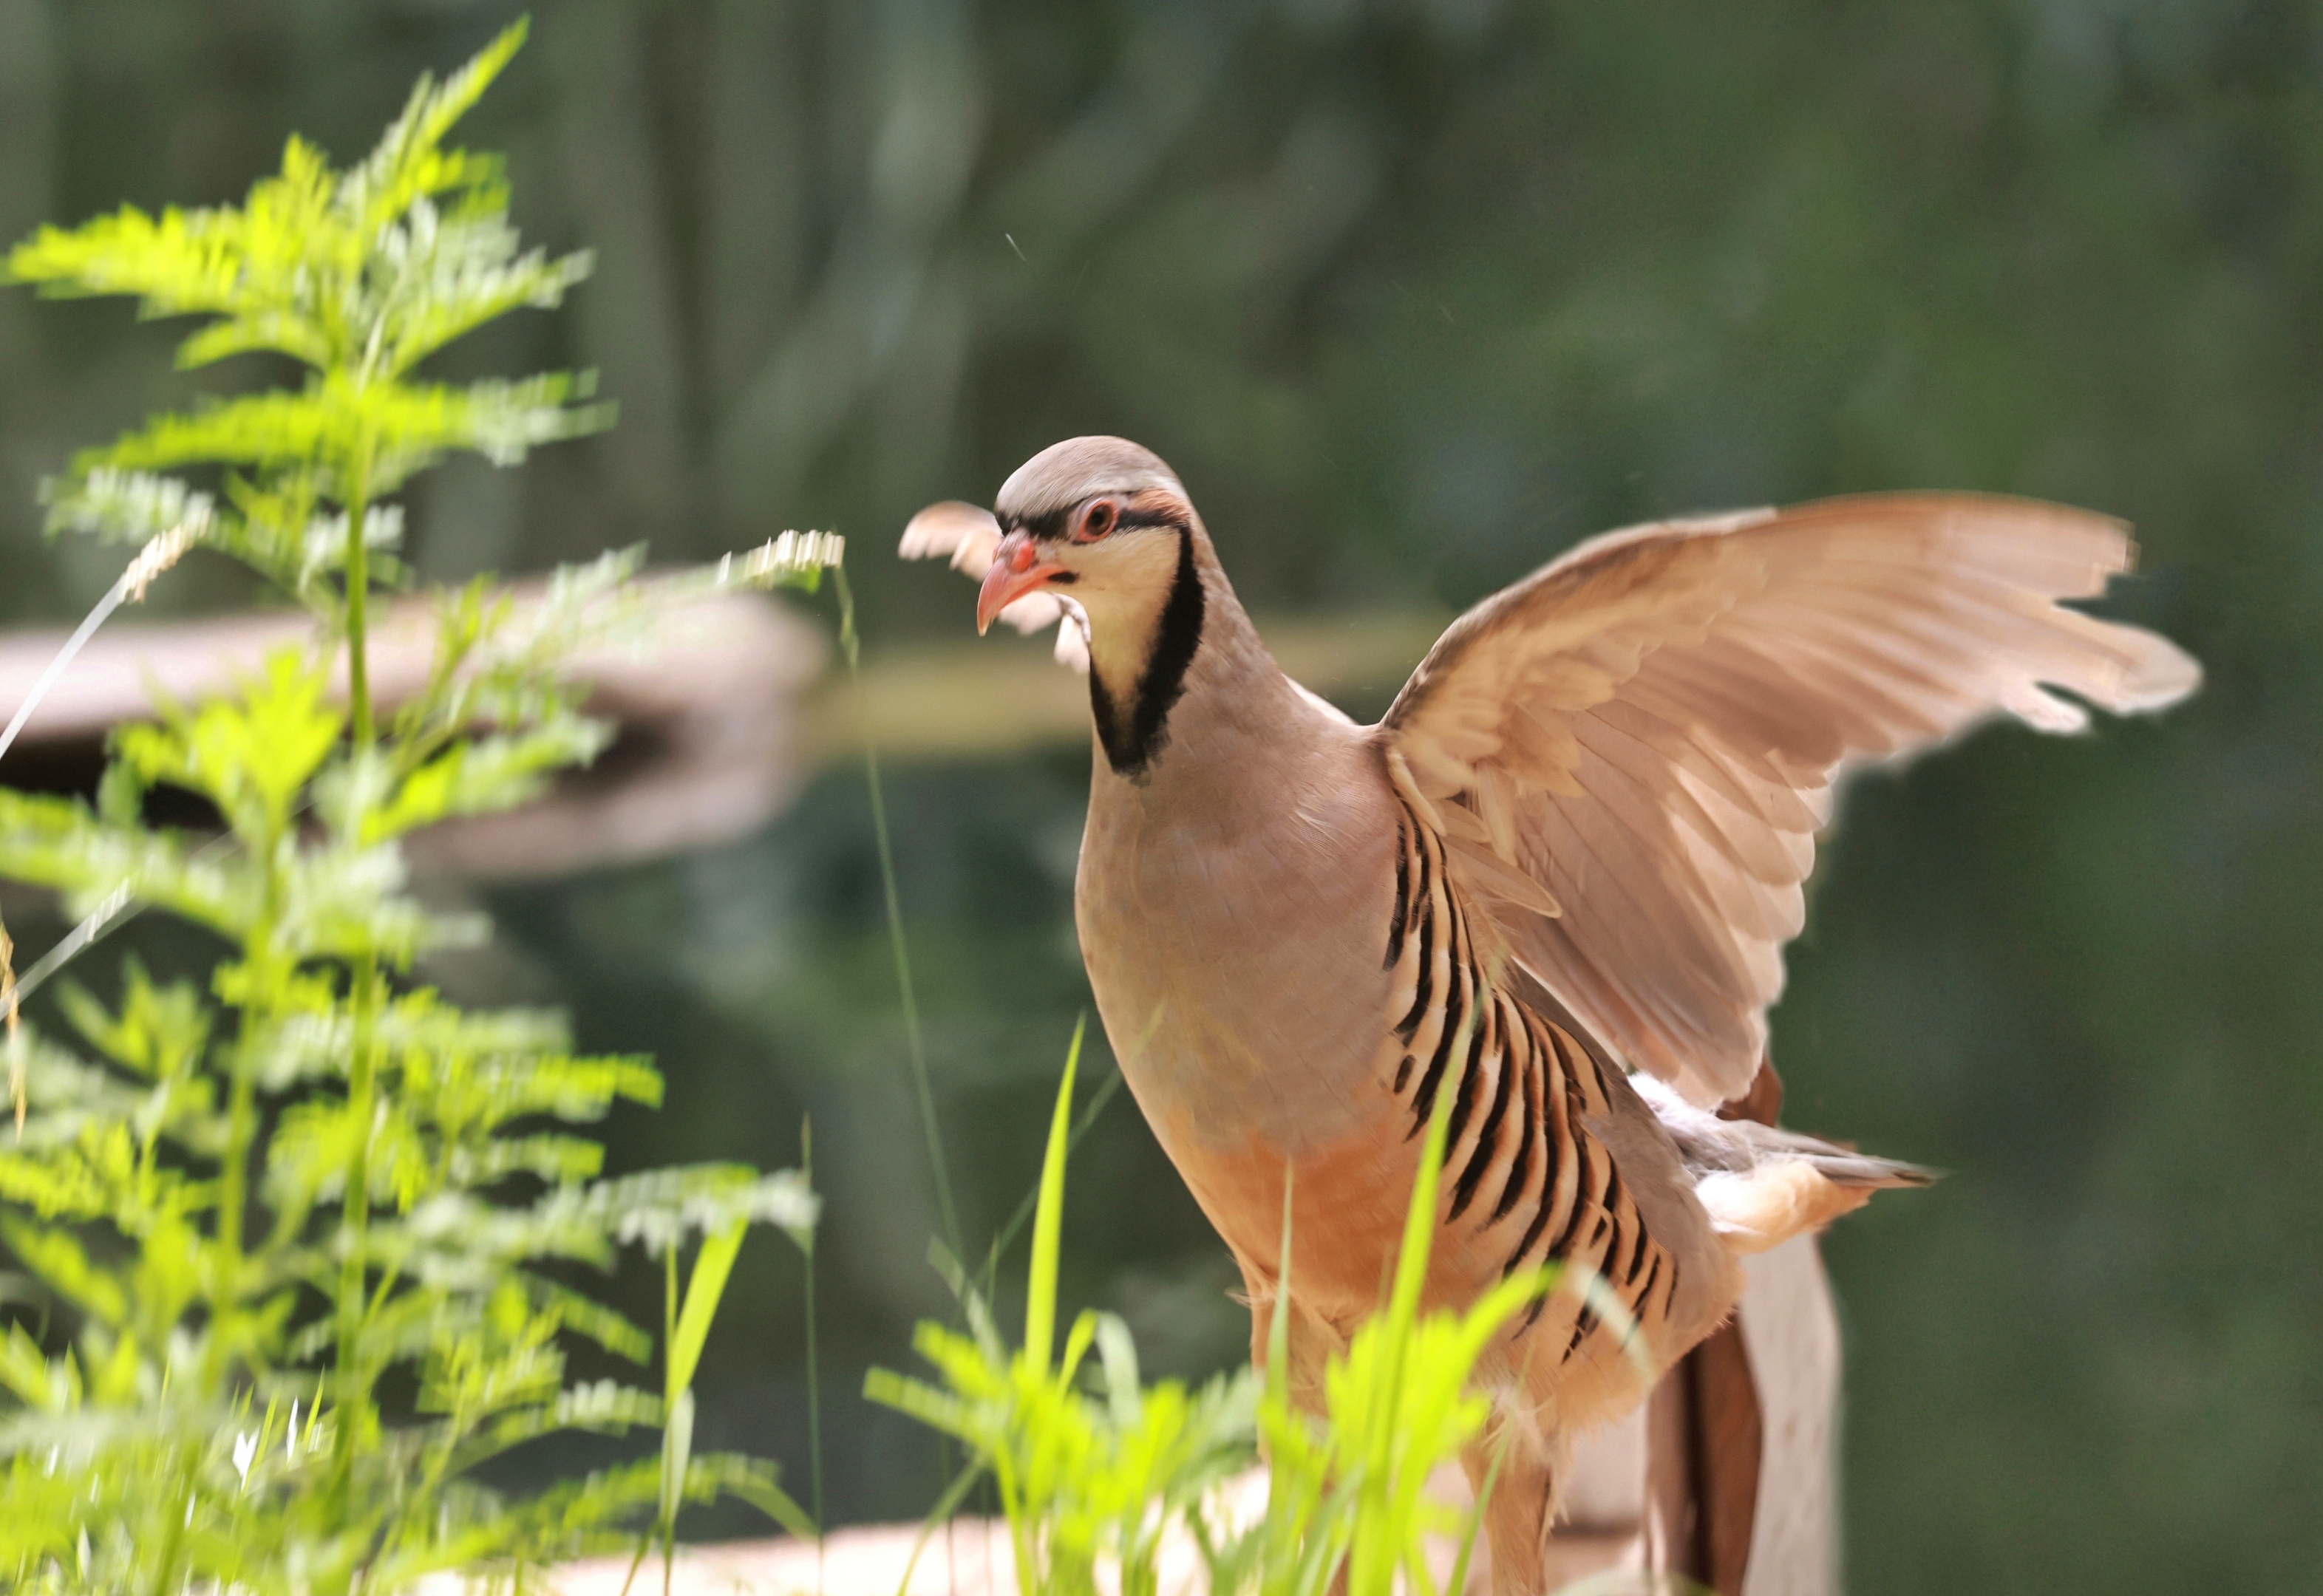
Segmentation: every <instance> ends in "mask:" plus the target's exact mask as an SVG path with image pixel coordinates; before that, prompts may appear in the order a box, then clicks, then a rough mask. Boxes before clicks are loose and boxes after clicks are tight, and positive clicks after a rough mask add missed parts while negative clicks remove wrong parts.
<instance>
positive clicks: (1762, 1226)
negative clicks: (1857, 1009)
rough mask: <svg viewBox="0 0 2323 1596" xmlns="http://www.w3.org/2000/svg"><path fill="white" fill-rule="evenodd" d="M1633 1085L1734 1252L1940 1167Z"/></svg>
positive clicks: (1784, 1235) (1658, 1087) (1783, 1237)
mask: <svg viewBox="0 0 2323 1596" xmlns="http://www.w3.org/2000/svg"><path fill="white" fill-rule="evenodd" d="M1630 1085H1632V1086H1633V1087H1636V1088H1637V1089H1638V1095H1639V1096H1641V1097H1643V1098H1644V1099H1645V1101H1646V1102H1647V1104H1648V1105H1650V1106H1651V1107H1652V1109H1653V1111H1654V1115H1655V1117H1656V1118H1657V1119H1658V1120H1660V1121H1661V1124H1662V1129H1663V1130H1664V1131H1666V1133H1668V1134H1669V1138H1670V1141H1671V1142H1673V1143H1674V1144H1675V1145H1676V1148H1677V1153H1678V1159H1679V1161H1680V1162H1681V1163H1683V1164H1684V1165H1685V1169H1686V1172H1687V1173H1688V1174H1689V1175H1691V1176H1693V1177H1694V1196H1695V1197H1697V1198H1699V1199H1700V1200H1701V1203H1702V1206H1703V1207H1704V1208H1705V1209H1707V1210H1708V1211H1709V1214H1710V1221H1711V1225H1712V1228H1713V1229H1715V1230H1716V1231H1717V1233H1718V1235H1719V1239H1720V1240H1721V1241H1722V1243H1725V1245H1726V1248H1727V1250H1728V1251H1729V1252H1736V1253H1746V1252H1764V1251H1765V1250H1767V1248H1769V1247H1776V1246H1780V1245H1781V1244H1782V1243H1785V1242H1786V1241H1788V1240H1790V1239H1791V1237H1793V1236H1795V1235H1798V1234H1802V1233H1804V1232H1807V1231H1815V1230H1821V1229H1822V1228H1823V1226H1824V1225H1829V1224H1830V1223H1831V1222H1832V1220H1834V1219H1836V1218H1838V1217H1839V1216H1840V1215H1842V1214H1849V1213H1852V1212H1853V1211H1854V1210H1856V1209H1857V1208H1859V1207H1861V1206H1863V1205H1864V1204H1865V1203H1867V1202H1868V1201H1870V1200H1871V1194H1872V1193H1873V1192H1875V1191H1880V1190H1887V1189H1894V1188H1904V1187H1915V1186H1928V1185H1931V1184H1933V1182H1934V1181H1935V1180H1936V1179H1937V1178H1938V1175H1937V1171H1935V1170H1933V1169H1925V1168H1924V1167H1922V1166H1921V1165H1918V1164H1908V1163H1905V1162H1903V1161H1902V1160H1897V1159H1886V1158H1874V1157H1872V1156H1871V1155H1869V1154H1868V1153H1860V1152H1857V1151H1854V1150H1853V1149H1851V1148H1846V1147H1841V1146H1839V1145H1837V1144H1836V1143H1834V1142H1825V1141H1823V1140H1821V1139H1819V1138H1817V1137H1813V1136H1807V1135H1802V1134H1801V1133H1798V1132H1796V1131H1786V1130H1781V1129H1779V1128H1777V1127H1776V1126H1773V1125H1762V1124H1758V1122H1757V1121H1755V1120H1729V1119H1721V1118H1719V1117H1718V1116H1717V1115H1716V1114H1712V1113H1709V1112H1708V1111H1706V1110H1704V1109H1700V1108H1696V1107H1694V1105H1692V1104H1690V1103H1688V1102H1686V1101H1685V1099H1684V1098H1682V1097H1680V1096H1678V1095H1677V1094H1676V1092H1674V1091H1672V1090H1671V1089H1670V1088H1669V1087H1666V1086H1664V1085H1662V1084H1661V1083H1660V1082H1659V1081H1657V1080H1654V1079H1653V1078H1650V1077H1648V1076H1644V1075H1638V1076H1632V1077H1631V1078H1630Z"/></svg>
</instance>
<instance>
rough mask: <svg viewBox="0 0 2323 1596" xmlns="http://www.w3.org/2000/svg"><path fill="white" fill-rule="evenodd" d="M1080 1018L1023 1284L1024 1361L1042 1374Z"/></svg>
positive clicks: (1053, 1118) (1051, 1319)
mask: <svg viewBox="0 0 2323 1596" xmlns="http://www.w3.org/2000/svg"><path fill="white" fill-rule="evenodd" d="M1087 1032H1088V1016H1087V1015H1083V1016H1082V1018H1081V1021H1080V1023H1079V1024H1077V1025H1075V1026H1074V1027H1073V1045H1072V1047H1071V1048H1070V1049H1069V1050H1067V1051H1066V1053H1065V1078H1064V1079H1062V1080H1061V1081H1059V1082H1058V1083H1057V1106H1056V1108H1055V1110H1054V1112H1053V1113H1051V1115H1050V1116H1049V1146H1048V1151H1046V1152H1045V1153H1044V1154H1043V1155H1042V1160H1041V1197H1040V1200H1039V1202H1037V1203H1036V1204H1035V1205H1034V1206H1033V1268H1032V1272H1031V1273H1030V1275H1029V1276H1027V1277H1026V1280H1025V1282H1024V1359H1025V1362H1027V1363H1028V1364H1030V1365H1031V1366H1032V1367H1033V1368H1034V1369H1037V1370H1040V1371H1043V1372H1045V1371H1047V1369H1048V1367H1049V1348H1050V1345H1051V1343H1052V1342H1053V1341H1054V1339H1055V1336H1056V1329H1057V1239H1058V1234H1059V1232H1060V1230H1061V1228H1062V1226H1063V1225H1064V1219H1065V1142H1066V1138H1067V1136H1068V1134H1069V1133H1070V1130H1071V1127H1072V1117H1073V1075H1074V1072H1075V1071H1076V1070H1077V1069H1079V1066H1080V1061H1081V1038H1082V1037H1083V1035H1085V1034H1086V1033H1087Z"/></svg>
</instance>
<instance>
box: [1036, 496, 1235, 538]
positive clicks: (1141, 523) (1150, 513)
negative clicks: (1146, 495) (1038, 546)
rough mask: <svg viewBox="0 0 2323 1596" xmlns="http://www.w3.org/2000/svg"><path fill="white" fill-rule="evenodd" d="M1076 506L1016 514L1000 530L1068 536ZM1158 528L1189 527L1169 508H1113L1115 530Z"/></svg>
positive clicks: (1138, 530)
mask: <svg viewBox="0 0 2323 1596" xmlns="http://www.w3.org/2000/svg"><path fill="white" fill-rule="evenodd" d="M1076 508H1078V507H1077V506H1071V505H1068V506H1067V507H1066V508H1065V509H1052V510H1046V511H1043V512H1042V514H1040V515H1037V516H1016V517H1015V518H1011V519H1008V520H1004V521H1002V522H1001V523H1000V529H1001V530H1002V531H1003V532H1025V533H1029V534H1031V535H1032V536H1033V537H1037V538H1041V539H1042V540H1043V541H1046V542H1054V541H1055V540H1056V539H1058V538H1060V537H1064V536H1065V531H1066V527H1067V525H1068V523H1069V522H1070V520H1071V519H1072V514H1073V510H1074V509H1076ZM1156 529H1160V530H1163V531H1171V532H1184V531H1187V530H1189V527H1187V525H1186V523H1185V522H1184V521H1183V520H1181V519H1180V518H1178V517H1176V516H1174V515H1172V514H1171V513H1170V512H1169V511H1167V510H1160V509H1140V508H1139V507H1137V506H1136V505H1132V504H1124V505H1120V506H1118V507H1117V508H1116V510H1115V511H1114V519H1113V530H1114V531H1115V532H1142V531H1152V530H1156ZM1107 536H1111V534H1107Z"/></svg>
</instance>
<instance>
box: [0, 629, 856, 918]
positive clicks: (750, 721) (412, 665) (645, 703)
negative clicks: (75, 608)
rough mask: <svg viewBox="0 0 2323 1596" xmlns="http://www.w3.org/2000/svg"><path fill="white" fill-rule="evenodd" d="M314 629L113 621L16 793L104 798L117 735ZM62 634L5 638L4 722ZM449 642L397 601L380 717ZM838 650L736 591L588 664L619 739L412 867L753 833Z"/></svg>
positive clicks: (23, 759) (415, 844)
mask: <svg viewBox="0 0 2323 1596" xmlns="http://www.w3.org/2000/svg"><path fill="white" fill-rule="evenodd" d="M521 591H522V590H521V589H520V588H519V592H521ZM312 631H313V628H312V623H311V621H310V620H309V619H308V617H307V616H306V615H305V614H303V613H301V612H298V611H289V610H285V611H278V612H274V613H267V614H254V615H248V614H246V615H227V616H218V617H215V618H212V619H204V620H194V621H172V622H164V623H161V624H158V625H145V626H141V625H137V624H134V623H133V622H124V623H120V624H116V625H115V626H112V627H109V628H106V630H105V631H103V632H100V633H99V634H98V635H97V637H96V639H95V640H94V641H92V642H91V643H90V644H89V646H88V647H87V648H86V649H84V650H83V651H82V653H81V654H80V656H79V657H78V658H77V659H75V660H74V661H73V663H72V666H71V668H70V669H69V670H68V671H66V672H65V674H64V675H63V676H62V677H61V678H60V680H59V681H58V683H57V685H56V687H55V689H54V691H52V692H51V693H50V694H49V696H48V697H47V698H46V699H44V700H42V701H41V706H40V708H38V709H37V710H35V711H33V713H32V719H31V720H29V721H28V722H27V723H26V725H25V728H24V732H23V737H22V738H20V739H19V741H18V743H17V745H16V747H15V748H14V749H12V750H11V751H10V753H9V755H8V757H7V759H6V761H5V763H0V783H5V784H8V785H10V786H15V787H28V788H32V789H34V790H40V791H49V792H81V793H90V792H94V791H95V789H96V778H97V776H98V775H99V774H100V772H101V771H102V769H103V767H104V762H105V747H106V737H107V735H108V734H109V733H110V732H111V730H112V729H113V728H114V727H115V726H116V725H119V724H120V723H122V722H123V721H124V720H139V719H142V718H144V717H146V716H149V715H150V714H151V713H152V703H153V700H154V696H155V694H156V693H164V694H167V695H168V696H170V698H173V699H176V700H177V701H179V702H193V701H195V700H197V699H200V698H203V697H205V696H207V695H210V694H213V693H221V692H225V691H229V690H231V689H232V687H233V686H234V683H235V682H236V680H237V679H238V678H241V677H244V676H248V675H251V674H254V673H256V671H257V670H258V669H259V666H260V665H261V662H262V661H263V660H264V658H265V657H266V656H267V655H268V654H270V653H271V652H273V651H274V650H276V649H278V648H281V647H286V646H297V645H301V644H304V643H306V642H307V641H308V638H309V637H311V636H312ZM64 638H65V634H64V633H63V632H62V631H50V630H40V631H26V632H17V633H13V634H7V635H5V636H0V723H5V721H6V720H8V719H9V718H10V717H11V716H13V715H14V713H15V711H16V706H17V705H18V704H20V703H22V702H23V699H24V695H25V694H26V693H28V692H29V691H30V690H31V688H32V683H33V682H34V681H35V680H36V679H37V678H38V677H39V675H40V674H41V671H42V670H43V669H45V668H46V666H47V665H48V664H49V662H50V660H51V659H53V658H54V657H55V656H56V653H57V650H58V648H59V647H60V645H61V644H62V643H63V642H64ZM434 648H435V634H434V622H433V619H432V614H431V612H430V610H428V608H427V605H425V604H424V603H419V602H412V601H405V602H400V603H396V604H392V605H390V606H388V607H387V609H386V611H385V613H384V614H383V615H381V617H380V618H379V619H378V620H377V622H376V629H375V631H374V633H373V637H372V654H371V670H372V692H373V693H374V695H375V697H376V699H377V702H379V704H380V706H381V709H382V710H390V709H392V708H393V707H394V706H395V705H396V704H398V703H399V702H403V701H404V700H405V699H407V698H409V696H410V695H411V694H412V693H416V692H418V691H419V690H420V688H421V687H422V685H423V684H424V683H426V681H427V671H428V668H429V664H430V661H431V660H432V658H433V656H434ZM829 654H830V648H829V646H828V645H827V643H826V642H825V640H824V637H823V634H822V628H821V627H820V626H819V625H818V624H817V623H815V622H813V621H811V620H809V619H804V618H803V617H802V616H800V615H798V614H797V613H795V612H794V611H793V610H787V609H785V608H784V607H783V606H782V605H781V604H779V603H778V602H776V601H773V600H770V599H767V598H766V597H764V596H761V595H758V594H736V595H732V596H730V597H727V598H722V599H717V600H712V601H706V602H704V603H702V604H700V605H697V606H694V607H693V608H692V609H690V610H685V611H683V612H682V613H681V614H680V615H679V616H678V617H676V618H675V619H673V621H672V622H671V623H670V625H669V627H668V628H667V631H666V635H665V636H664V637H662V638H661V639H660V640H659V647H657V648H656V649H655V650H654V651H653V652H652V653H651V654H650V655H639V654H636V653H632V652H629V651H625V650H607V651H603V652H601V653H598V654H592V655H588V656H583V657H581V658H579V659H577V660H576V661H575V662H574V674H575V675H576V677H577V678H578V679H579V680H580V681H581V682H583V683H585V684H586V686H587V688H588V707H589V710H590V712H591V713H592V714H596V715H600V716H602V717H603V718H605V719H607V720H611V721H612V722H613V724H614V728H615V734H614V741H613V744H612V746H611V747H610V748H607V749H606V750H605V751H604V753H602V754H601V755H600V756H599V757H598V759H597V761H596V763H595V764H594V765H593V766H590V767H589V768H588V769H585V770H576V771H570V772H567V773H565V775H563V776H561V777H560V778H559V779H558V781H557V783H556V786H555V787H554V788H553V789H552V790H551V792H550V793H548V794H547V796H546V797H544V798H542V799H541V800H539V801H538V802H537V803H531V804H528V805H527V806H526V807H525V808H523V809H522V810H519V811H515V812H510V813H507V814H497V815H480V816H475V817H473V818H470V819H464V820H459V821H447V822H445V824H443V825H440V826H435V827H431V828H430V829H428V830H426V831H424V832H421V833H419V834H418V836H416V837H414V838H412V839H411V841H410V845H409V846H410V853H411V856H412V858H413V859H414V860H415V862H417V863H418V864H419V865H421V866H422V867H429V868H435V869H439V870H446V871H454V872H457V873H459V874H462V875H466V876H482V877H490V878H516V877H530V876H554V875H560V874H564V873H566V872H570V871H573V870H577V869H583V868H590V867H602V866H607V865H614V864H622V863H629V862H633V861H636V860H639V859H646V858H658V857H661V856H664V855H667V854H672V853H678V852H683V851H685V850H687V849H689V848H706V847H710V846H712V844H715V843H719V842H727V841H732V840H734V839H738V838H741V837H745V836H748V834H749V833H750V832H752V831H754V830H758V827H760V826H761V825H764V824H765V823H766V822H767V821H768V820H770V819H771V818H773V816H774V815H776V813H778V812H780V811H781V809H782V808H783V807H784V805H785V804H786V803H788V802H789V800H790V798H791V797H792V796H793V795H794V793H795V792H796V791H797V789H798V786H799V784H800V783H801V782H802V780H803V777H804V775H805V774H806V772H807V770H808V769H809V768H810V766H809V765H808V762H807V760H806V757H805V756H804V753H803V748H802V747H801V742H800V738H799V729H800V721H801V714H802V710H803V705H804V703H805V702H806V698H807V695H808V693H809V691H810V689H811V688H812V687H813V684H814V683H815V681H816V679H817V678H818V677H820V676H821V675H822V673H823V669H824V665H825V664H826V661H827V659H828V656H829Z"/></svg>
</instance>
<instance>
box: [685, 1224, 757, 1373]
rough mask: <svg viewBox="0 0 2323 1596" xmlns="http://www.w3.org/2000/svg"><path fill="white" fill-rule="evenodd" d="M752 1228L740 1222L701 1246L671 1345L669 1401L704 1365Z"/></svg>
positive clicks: (687, 1282)
mask: <svg viewBox="0 0 2323 1596" xmlns="http://www.w3.org/2000/svg"><path fill="white" fill-rule="evenodd" d="M749 1228H750V1222H749V1221H748V1220H747V1219H737V1220H736V1221H734V1223H733V1224H731V1225H728V1226H727V1227H726V1228H725V1229H724V1230H721V1231H720V1232H718V1233H717V1234H714V1235H712V1236H710V1237H709V1238H708V1239H706V1240H705V1241H703V1243H702V1251H701V1252H700V1254H698V1255H697V1256H696V1257H695V1258H694V1260H693V1275H692V1277H691V1278H690V1279H688V1280H687V1281H686V1283H685V1306H684V1307H683V1308H681V1309H679V1310H678V1315H677V1329H676V1331H675V1333H674V1334H673V1335H671V1336H670V1341H669V1399H670V1400H671V1401H673V1402H674V1401H675V1400H676V1399H677V1397H678V1393H679V1392H681V1391H683V1390H685V1389H686V1388H687V1387H688V1386H690V1385H692V1384H693V1370H694V1366H695V1365H696V1364H697V1363H699V1362H701V1361H702V1343H703V1342H705V1341H707V1340H709V1339H710V1321H711V1320H712V1318H713V1317H715V1316H717V1313H718V1299H719V1298H721V1297H723V1296H724V1295H725V1294H726V1277H727V1276H729V1275H730V1274H732V1273H733V1272H734V1255H735V1254H736V1253H738V1252H740V1251H741V1250H742V1237H743V1236H744V1234H747V1233H748V1230H749Z"/></svg>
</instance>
